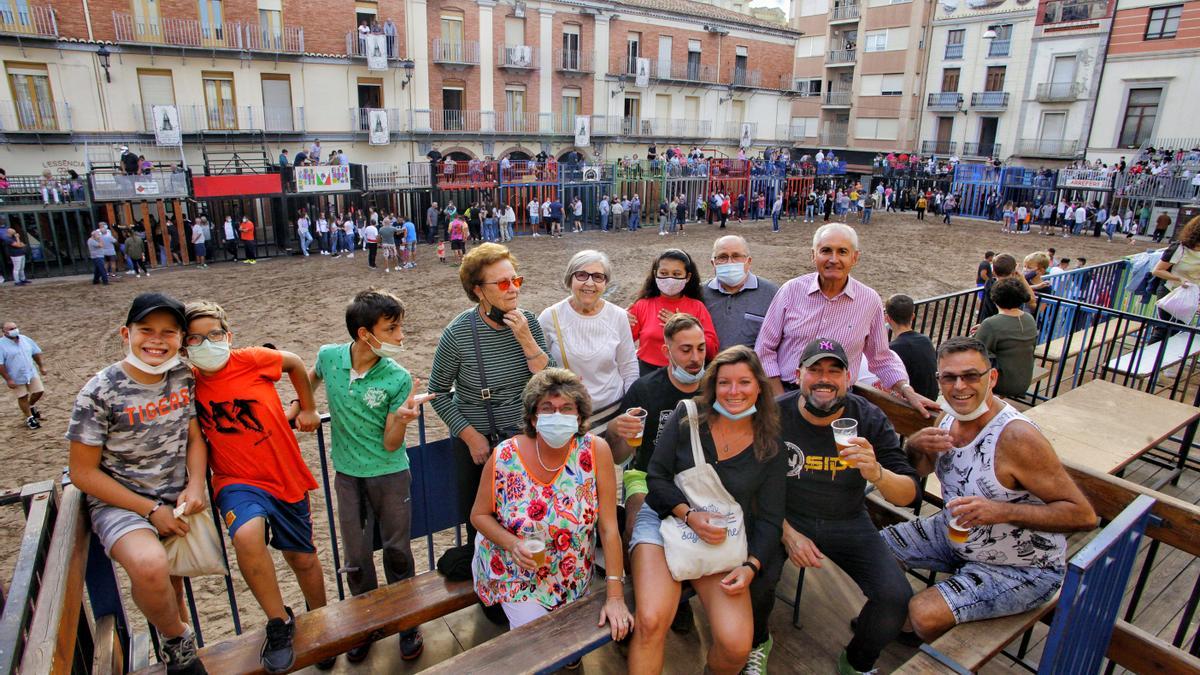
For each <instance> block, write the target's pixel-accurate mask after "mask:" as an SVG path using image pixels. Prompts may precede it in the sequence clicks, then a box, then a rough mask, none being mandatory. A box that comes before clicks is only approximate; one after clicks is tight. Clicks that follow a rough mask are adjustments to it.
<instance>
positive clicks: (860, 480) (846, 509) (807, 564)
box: [754, 338, 917, 675]
mask: <svg viewBox="0 0 1200 675" xmlns="http://www.w3.org/2000/svg"><path fill="white" fill-rule="evenodd" d="M795 377H796V382H797V383H798V384H799V387H800V388H799V389H798V390H796V391H790V392H788V393H786V394H784V395H783V396H781V397H779V399H778V401H779V409H780V417H781V419H780V422H781V426H782V434H781V437H782V439H783V441H784V454H785V455H787V464H788V474H787V478H788V480H787V514H786V516H787V517H786V519H785V520H784V523H783V546H784V549H785V552H786V554H787V557H788V558H789V559H791V561H792V562H794V563H795V564H796V565H799V566H800V567H801V568H802V569H803V568H816V569H819V568H821V566H822V561H823V560H824V559H825V558H829V559H830V560H832V561H833V562H834V563H836V564H837V566H838V567H840V568H841V569H842V570H843V571H844V572H846V574H848V575H849V576H850V578H851V579H853V580H854V582H855V583H856V584H858V587H859V588H860V589H861V590H862V592H863V594H864V595H866V596H867V602H866V604H865V605H863V608H862V611H861V612H860V613H859V615H858V618H857V620H856V621H855V623H854V624H853V626H854V637H853V638H852V639H851V640H850V643H849V644H848V645H847V646H846V649H845V650H844V651H843V652H842V653H841V655H840V656H839V657H838V665H837V669H838V672H839V673H841V674H842V675H854V674H855V673H861V672H867V671H870V670H871V669H873V668H874V667H875V660H876V659H877V658H879V653H880V652H881V651H882V650H883V648H884V647H886V646H887V644H888V643H889V642H891V641H892V640H893V639H895V638H896V636H897V635H899V634H900V629H901V627H902V626H903V624H904V617H905V614H906V613H907V607H908V599H909V598H910V597H911V596H912V589H911V587H910V586H909V584H908V580H907V579H905V577H904V573H903V572H902V571H901V570H900V568H899V567H898V566H896V565H892V564H890V563H889V562H888V561H887V546H885V545H884V543H883V540H882V539H881V538H880V536H879V531H878V530H877V529H875V525H874V523H872V522H871V518H870V516H868V515H867V508H866V488H867V484H868V483H870V484H872V485H874V487H875V489H877V490H878V491H879V494H880V495H881V496H882V497H883V498H884V499H886V500H888V501H889V502H891V503H893V504H895V505H897V506H905V505H907V504H910V503H912V501H913V500H914V499H916V497H917V481H916V475H917V474H916V471H915V470H913V467H912V465H911V464H909V463H908V459H907V458H906V457H905V455H904V452H903V451H902V450H901V449H900V437H899V436H898V435H897V434H896V431H895V429H893V428H892V424H891V422H889V421H888V418H887V416H886V415H885V414H884V413H883V411H882V410H880V409H879V408H878V407H876V406H875V405H874V404H872V403H870V402H869V401H867V400H866V399H864V398H861V397H859V396H857V395H855V394H852V393H850V391H849V390H850V386H851V381H850V364H849V360H848V359H847V358H846V352H845V350H844V349H843V348H842V345H841V344H840V343H838V342H837V341H836V340H833V339H830V338H817V339H815V340H811V341H809V342H808V343H807V344H806V345H805V347H804V350H803V351H802V352H801V354H800V358H799V366H798V367H797V368H796V370H795ZM840 419H853V420H856V421H857V422H858V429H857V431H856V432H855V434H856V435H855V436H854V437H853V438H852V439H850V441H851V444H850V445H847V447H846V448H845V449H843V450H840V451H839V449H838V446H837V444H835V443H834V436H833V429H832V425H833V422H834V421H835V420H840ZM776 559H777V560H778V562H777V563H776V564H780V565H782V563H783V556H776ZM769 575H770V573H769V572H764V576H769ZM774 603H775V598H774V594H764V595H763V596H760V597H757V598H756V602H755V604H754V616H755V621H756V622H765V621H766V620H767V618H768V617H769V616H770V614H771V608H772V607H773V606H774Z"/></svg>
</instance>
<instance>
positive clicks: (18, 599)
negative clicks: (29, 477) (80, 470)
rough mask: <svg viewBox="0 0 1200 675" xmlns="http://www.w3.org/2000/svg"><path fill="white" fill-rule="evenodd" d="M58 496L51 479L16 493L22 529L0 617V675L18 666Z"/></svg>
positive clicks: (39, 584) (39, 587) (49, 537)
mask: <svg viewBox="0 0 1200 675" xmlns="http://www.w3.org/2000/svg"><path fill="white" fill-rule="evenodd" d="M58 496H59V495H58V487H57V486H56V485H55V483H54V481H51V480H48V481H42V482H40V483H31V484H29V485H26V486H25V487H24V488H22V490H21V492H20V494H19V501H20V502H21V504H22V506H23V508H24V510H25V530H24V532H23V534H22V535H21V546H20V549H19V550H18V552H17V563H16V567H15V569H14V570H13V575H12V580H11V582H10V583H9V585H8V590H7V597H5V599H4V612H3V614H2V615H0V673H15V672H17V671H18V670H19V669H20V666H21V657H22V655H23V654H24V651H25V645H26V643H27V639H26V638H27V634H28V630H29V625H30V622H31V621H32V618H33V613H34V607H35V605H36V603H37V597H38V592H39V591H40V590H41V585H42V576H43V575H42V572H43V569H44V567H45V562H46V554H47V552H48V551H49V548H50V541H51V535H52V533H53V530H54V518H55V515H56V514H57V512H58Z"/></svg>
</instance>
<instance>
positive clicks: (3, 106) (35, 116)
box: [0, 101, 74, 133]
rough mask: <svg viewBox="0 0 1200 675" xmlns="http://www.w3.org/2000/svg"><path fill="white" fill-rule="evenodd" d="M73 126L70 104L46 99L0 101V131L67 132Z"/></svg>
mask: <svg viewBox="0 0 1200 675" xmlns="http://www.w3.org/2000/svg"><path fill="white" fill-rule="evenodd" d="M73 129H74V126H73V125H72V120H71V106H70V104H67V103H50V102H48V101H0V131H3V132H5V133H13V132H68V131H72V130H73Z"/></svg>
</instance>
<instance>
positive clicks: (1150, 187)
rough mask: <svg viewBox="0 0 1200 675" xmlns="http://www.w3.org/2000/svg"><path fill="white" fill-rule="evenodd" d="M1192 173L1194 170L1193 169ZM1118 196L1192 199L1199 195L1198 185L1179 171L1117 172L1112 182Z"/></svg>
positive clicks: (1178, 199)
mask: <svg viewBox="0 0 1200 675" xmlns="http://www.w3.org/2000/svg"><path fill="white" fill-rule="evenodd" d="M1193 173H1194V170H1193ZM1113 190H1114V194H1116V195H1117V196H1118V197H1135V198H1143V199H1163V200H1175V201H1193V200H1196V199H1197V198H1198V197H1200V187H1197V186H1196V185H1193V184H1192V178H1190V177H1188V176H1186V175H1184V174H1183V173H1182V172H1179V173H1170V174H1167V173H1162V174H1159V175H1157V176H1155V175H1152V174H1149V173H1139V174H1135V173H1132V172H1128V171H1127V172H1125V173H1119V174H1117V175H1116V179H1115V181H1114V184H1113Z"/></svg>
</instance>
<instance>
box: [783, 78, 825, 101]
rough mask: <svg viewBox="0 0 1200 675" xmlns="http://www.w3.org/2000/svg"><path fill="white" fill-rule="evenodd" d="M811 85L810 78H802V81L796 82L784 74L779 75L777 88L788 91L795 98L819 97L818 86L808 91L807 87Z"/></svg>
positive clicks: (819, 90)
mask: <svg viewBox="0 0 1200 675" xmlns="http://www.w3.org/2000/svg"><path fill="white" fill-rule="evenodd" d="M811 84H812V78H804V79H802V80H797V79H794V78H793V77H792V76H791V75H788V74H787V73H784V74H783V75H781V76H780V77H779V88H780V89H782V90H784V91H790V92H792V93H794V94H796V95H797V96H801V97H807V96H820V95H821V89H820V84H818V85H817V88H816V89H810V88H809V86H810V85H811Z"/></svg>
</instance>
